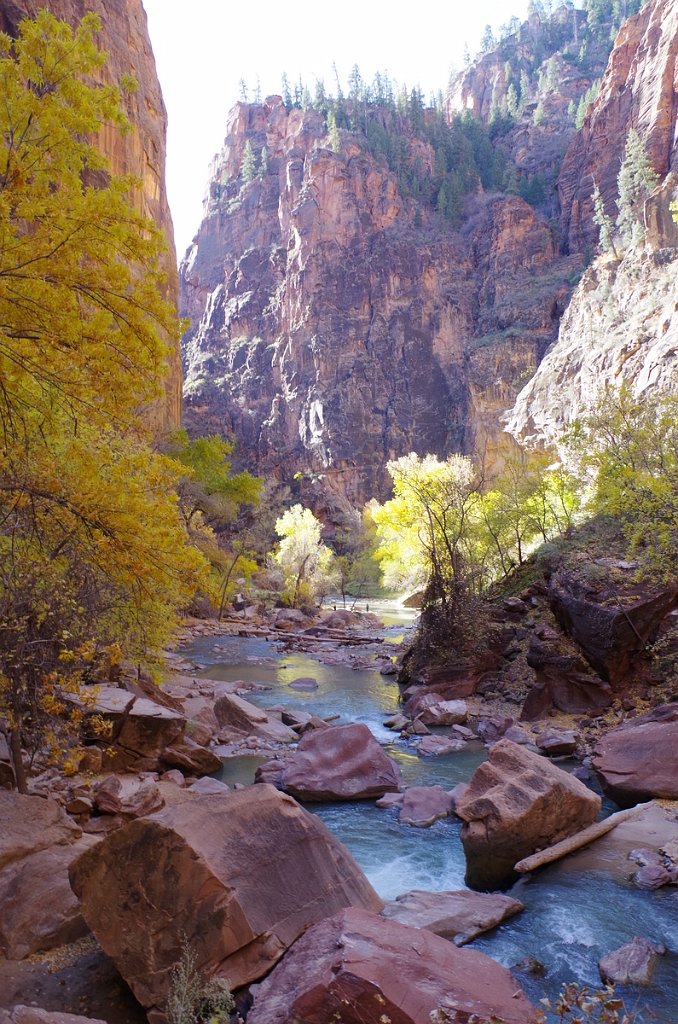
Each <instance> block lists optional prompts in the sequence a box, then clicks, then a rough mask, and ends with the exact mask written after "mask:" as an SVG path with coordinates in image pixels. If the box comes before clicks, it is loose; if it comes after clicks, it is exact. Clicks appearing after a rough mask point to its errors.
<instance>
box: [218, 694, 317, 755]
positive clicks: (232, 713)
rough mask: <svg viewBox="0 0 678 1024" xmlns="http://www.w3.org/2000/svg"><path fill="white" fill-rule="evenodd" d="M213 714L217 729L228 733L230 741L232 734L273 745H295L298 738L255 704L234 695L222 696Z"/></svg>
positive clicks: (292, 731) (288, 728)
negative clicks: (257, 739) (267, 741)
mask: <svg viewBox="0 0 678 1024" xmlns="http://www.w3.org/2000/svg"><path fill="white" fill-rule="evenodd" d="M214 713H215V715H216V717H217V721H218V722H219V727H220V728H221V730H222V733H221V736H222V737H223V735H224V731H226V732H227V733H228V738H229V739H232V737H233V734H236V735H240V736H258V737H259V738H261V739H265V740H270V741H272V742H275V743H296V741H297V739H298V737H297V734H296V733H295V732H294V730H293V729H291V728H290V727H289V726H287V725H283V723H282V722H281V721H279V720H278V719H276V718H274V717H273V716H271V715H268V714H267V713H266V712H265V711H263V710H262V709H261V708H258V707H257V706H256V705H255V704H250V702H249V701H247V700H244V699H243V698H242V697H238V696H236V695H235V694H223V695H222V696H221V697H219V699H218V701H217V702H216V704H215V705H214Z"/></svg>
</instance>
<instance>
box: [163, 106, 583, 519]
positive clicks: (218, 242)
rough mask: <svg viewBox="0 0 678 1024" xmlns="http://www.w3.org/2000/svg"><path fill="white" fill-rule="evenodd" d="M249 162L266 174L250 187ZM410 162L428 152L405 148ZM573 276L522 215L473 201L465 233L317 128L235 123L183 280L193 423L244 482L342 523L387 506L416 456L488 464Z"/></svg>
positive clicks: (378, 166)
mask: <svg viewBox="0 0 678 1024" xmlns="http://www.w3.org/2000/svg"><path fill="white" fill-rule="evenodd" d="M248 143H249V147H251V149H252V152H253V153H254V154H255V158H256V160H257V162H258V166H259V167H260V168H261V153H262V150H263V149H264V147H265V149H266V157H265V160H264V163H265V167H264V168H261V170H260V173H258V174H256V175H255V176H254V178H253V179H252V180H250V181H246V180H245V178H244V176H243V175H242V173H241V172H242V168H243V161H244V159H245V147H246V145H247V144H248ZM407 144H408V146H409V150H408V159H410V160H412V161H414V160H417V161H419V166H421V165H422V164H423V165H424V166H428V167H430V168H432V166H433V158H434V154H433V150H432V148H431V146H430V145H428V144H427V143H426V142H425V141H422V140H421V139H415V138H413V137H409V138H408V140H407ZM577 262H578V260H577V258H575V259H574V260H572V259H571V258H563V257H560V256H559V255H558V253H557V252H556V248H555V245H554V242H553V238H552V235H551V231H550V230H549V227H548V225H547V223H546V221H545V220H544V218H543V217H541V216H540V215H539V214H538V213H536V212H535V210H534V209H533V208H532V207H530V206H529V205H528V204H527V203H525V202H524V201H523V200H522V199H520V198H519V197H517V196H515V195H499V194H488V193H484V192H483V191H482V188H479V189H478V191H477V192H476V194H474V195H472V196H470V197H468V198H467V201H466V209H465V219H464V222H463V225H462V229H461V230H459V231H455V230H453V228H452V227H451V225H450V224H449V223H448V222H446V221H444V220H443V219H442V218H441V217H438V216H437V215H436V214H435V213H434V212H433V211H432V209H431V208H430V206H429V207H426V206H424V205H423V204H418V203H417V202H416V201H415V200H413V199H412V198H405V197H403V195H402V194H401V191H400V190H399V187H398V182H397V179H396V177H395V176H394V174H392V173H391V172H390V171H389V170H388V167H387V166H386V164H385V162H384V161H383V160H380V159H378V158H376V157H375V156H373V155H371V154H370V152H369V151H368V150H367V147H366V146H364V145H362V144H361V139H360V137H359V136H358V135H356V134H355V133H353V134H349V133H348V132H342V137H341V145H340V148H339V151H338V152H334V151H332V149H331V148H330V140H329V138H328V133H327V127H326V125H325V121H324V118H323V117H322V115H321V114H320V113H319V112H318V111H316V110H312V109H310V110H306V111H303V110H299V109H295V108H292V109H291V110H289V111H288V110H287V109H286V108H285V106H284V105H283V103H282V101H281V99H280V98H279V97H269V98H268V99H267V101H266V102H265V103H264V104H261V105H248V104H243V103H240V104H238V105H237V106H236V107H235V108H234V110H233V111H232V112H231V115H230V117H229V122H228V126H227V135H226V140H225V144H224V148H223V150H222V151H221V153H220V154H219V155H218V156H217V158H216V159H215V162H214V166H213V168H212V171H211V176H210V182H209V188H208V195H207V198H206V201H205V214H204V219H203V222H202V224H201V226H200V229H199V231H198V234H197V236H196V238H195V241H194V244H193V246H192V247H191V248H190V249H189V251H188V253H187V255H186V257H185V259H184V262H183V264H182V268H181V294H182V300H181V311H182V314H183V315H184V316H188V317H190V319H191V328H190V330H189V332H188V333H187V335H186V338H185V348H184V356H185V374H186V390H185V408H186V420H187V423H188V425H189V427H190V428H191V429H192V430H194V431H195V432H198V433H206V432H211V431H221V432H224V433H231V432H233V433H234V434H235V436H236V437H237V438H238V442H239V446H240V451H241V452H242V453H243V454H244V456H245V457H246V460H247V464H248V465H249V466H250V467H251V468H253V469H255V470H257V471H259V472H264V473H267V474H270V473H274V474H278V475H279V476H281V477H282V478H283V479H286V480H287V481H290V480H291V479H292V476H293V474H295V473H296V472H299V473H301V474H302V477H303V479H302V481H301V483H300V484H298V485H299V487H300V490H301V495H302V496H307V497H309V498H310V497H311V496H312V495H313V494H316V495H317V494H318V493H322V494H325V495H327V494H328V493H329V494H330V495H332V496H333V499H334V501H335V503H339V504H341V503H343V502H345V501H346V500H348V501H349V502H351V503H353V504H355V503H360V502H362V501H364V500H365V499H367V498H369V497H371V496H373V495H376V496H380V497H384V495H385V493H386V490H387V487H388V479H387V476H386V472H385V463H386V461H387V460H388V459H390V458H393V457H397V456H399V455H402V454H404V453H406V452H408V451H410V450H416V451H418V452H420V453H424V452H435V453H437V454H439V455H445V454H447V453H448V452H450V451H453V450H461V451H467V452H468V451H471V450H472V449H473V448H480V449H481V450H484V449H487V450H488V451H489V457H490V459H496V458H497V457H498V456H499V453H498V452H497V450H496V449H497V445H498V440H497V439H498V438H499V436H500V433H501V432H500V429H499V425H498V413H499V412H500V411H501V410H503V409H505V408H507V407H508V406H510V405H511V404H512V400H513V397H514V396H515V394H516V392H517V390H518V386H519V384H518V382H519V381H520V380H521V379H524V378H525V376H530V375H531V374H532V373H533V372H534V369H535V368H536V366H537V365H538V363H539V361H540V359H541V357H542V355H543V353H544V351H545V349H546V347H547V346H548V345H549V343H550V342H551V341H552V340H553V338H554V336H555V332H556V329H557V323H558V319H559V316H560V314H561V313H562V310H563V308H564V306H565V304H566V300H567V296H568V293H569V286H568V283H567V278H568V275H571V273H572V271H573V269H574V268H575V267H576V265H577Z"/></svg>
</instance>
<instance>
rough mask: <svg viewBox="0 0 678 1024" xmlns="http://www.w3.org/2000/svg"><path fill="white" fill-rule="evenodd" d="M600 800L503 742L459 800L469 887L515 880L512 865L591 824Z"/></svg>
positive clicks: (539, 760)
mask: <svg viewBox="0 0 678 1024" xmlns="http://www.w3.org/2000/svg"><path fill="white" fill-rule="evenodd" d="M599 810H600V797H599V796H597V795H596V794H595V793H593V792H591V790H590V789H587V788H586V786H584V784H583V783H582V782H579V780H578V779H575V778H573V777H572V776H571V775H568V773H567V772H564V771H563V770H562V769H561V768H558V767H557V766H556V765H554V764H551V763H550V762H549V761H547V760H546V758H544V757H542V756H541V755H539V754H534V753H532V752H531V751H529V750H526V749H525V748H524V747H522V746H518V744H516V743H512V742H511V740H499V742H498V743H495V744H494V745H493V746H492V747H491V748H490V752H489V756H488V760H487V761H485V762H484V764H481V765H480V767H479V768H477V769H476V771H475V772H474V773H473V776H472V777H471V780H470V782H469V784H468V788H467V789H466V790H465V791H464V792H463V793H462V794H461V795H460V796H459V797H458V798H457V799H456V801H455V811H456V813H457V814H458V815H459V817H460V818H463V820H464V825H463V827H462V833H461V839H462V843H463V846H464V853H465V854H466V883H467V885H469V886H470V887H471V888H473V889H483V890H491V889H498V888H502V887H503V886H506V885H507V884H510V882H511V881H513V880H515V877H516V875H515V873H514V871H513V866H514V865H515V864H516V863H517V862H518V861H519V860H521V859H522V858H523V857H526V856H527V855H528V854H530V853H534V852H535V850H538V849H542V848H543V847H545V846H551V845H552V844H553V843H557V842H559V841H560V840H561V839H565V838H566V836H569V835H572V834H573V833H574V832H577V831H579V829H582V828H585V827H586V826H587V825H590V824H591V823H592V822H593V821H594V820H595V818H596V815H597V814H598V811H599Z"/></svg>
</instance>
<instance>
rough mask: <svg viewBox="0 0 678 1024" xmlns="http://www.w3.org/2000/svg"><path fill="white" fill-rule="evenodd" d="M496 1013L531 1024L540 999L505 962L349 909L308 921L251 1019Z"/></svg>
mask: <svg viewBox="0 0 678 1024" xmlns="http://www.w3.org/2000/svg"><path fill="white" fill-rule="evenodd" d="M439 1008H440V1009H444V1010H446V1011H447V1013H448V1015H449V1016H448V1019H449V1020H450V1021H460V1022H461V1021H468V1020H469V1018H470V1016H471V1014H475V1015H476V1016H477V1019H478V1020H483V1021H484V1020H489V1019H490V1018H491V1017H492V1018H494V1017H495V1016H496V1017H498V1018H499V1019H500V1020H502V1021H504V1022H505V1024H525V1022H526V1021H528V1020H531V1019H532V1015H533V1013H534V1007H533V1006H532V1005H531V1004H530V1003H529V1002H528V1000H527V998H526V996H525V995H524V994H523V993H522V991H521V990H520V986H519V985H518V983H517V982H516V981H514V979H513V978H512V977H511V975H510V973H509V971H507V970H506V968H505V967H501V966H500V965H499V964H498V963H496V962H495V961H494V960H491V959H490V958H489V957H488V956H485V955H484V954H483V953H476V952H473V951H471V950H466V949H464V950H462V949H457V947H456V946H453V945H452V943H450V942H448V941H447V940H446V939H441V938H440V937H439V936H438V935H434V934H433V933H432V932H428V931H423V930H421V929H418V928H410V927H408V926H407V925H403V924H397V923H396V922H395V921H387V920H385V919H384V918H383V917H379V916H378V915H376V914H373V913H369V912H367V911H364V910H358V909H349V910H344V911H342V912H340V913H338V914H336V915H335V916H334V917H332V918H330V919H329V920H325V921H322V922H321V923H320V924H317V925H315V926H314V927H313V928H310V929H309V930H308V931H307V932H306V933H305V934H304V935H303V936H302V937H301V938H300V939H299V941H298V942H296V943H295V944H294V946H293V947H292V949H291V950H290V952H289V953H288V954H287V956H286V957H285V959H284V960H283V961H282V963H280V964H279V965H278V966H277V967H276V968H275V969H274V970H273V972H272V973H271V974H270V975H269V977H268V978H266V980H265V981H264V982H262V984H261V985H258V986H257V987H256V989H255V994H254V1005H253V1006H252V1009H251V1010H250V1012H249V1014H248V1017H247V1024H293V1022H294V1024H296V1022H298V1021H308V1022H310V1021H318V1022H321V1021H322V1022H325V1021H332V1020H341V1021H342V1022H343V1024H365V1022H366V1021H369V1022H371V1024H372V1022H374V1024H377V1022H378V1021H380V1020H381V1021H384V1020H389V1021H391V1024H429V1015H430V1014H431V1012H432V1011H433V1010H436V1009H439Z"/></svg>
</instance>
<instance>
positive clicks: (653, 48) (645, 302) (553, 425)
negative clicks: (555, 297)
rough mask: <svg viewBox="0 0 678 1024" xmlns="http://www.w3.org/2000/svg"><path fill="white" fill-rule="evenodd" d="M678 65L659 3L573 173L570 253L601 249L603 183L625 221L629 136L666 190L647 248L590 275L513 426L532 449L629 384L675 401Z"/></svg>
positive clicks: (674, 5) (585, 135)
mask: <svg viewBox="0 0 678 1024" xmlns="http://www.w3.org/2000/svg"><path fill="white" fill-rule="evenodd" d="M677 61H678V0H650V2H649V3H648V4H647V5H646V6H645V7H644V8H643V9H642V10H641V12H640V13H639V14H638V15H636V16H635V17H634V18H631V19H629V21H627V22H626V23H625V25H624V26H623V27H622V30H621V32H620V33H619V36H618V38H617V41H616V45H615V48H614V50H613V52H612V55H611V57H610V62H609V65H608V68H607V71H606V73H605V77H604V79H603V84H602V87H601V91H600V94H599V96H598V99H597V101H596V103H595V105H594V106H593V108H592V109H591V111H590V113H589V116H588V117H587V120H586V122H585V123H584V126H583V128H582V131H581V133H580V134H579V135H578V136H577V138H576V139H575V140H574V141H573V142H572V143H571V144H570V147H569V149H568V151H567V154H566V156H565V159H564V161H563V166H562V170H561V174H560V179H559V190H560V194H561V198H562V201H563V224H564V233H565V234H566V235H567V237H568V238H569V244H570V246H572V247H583V246H588V247H589V248H593V247H594V246H596V245H597V242H598V228H597V227H596V225H595V224H594V223H593V222H592V219H591V217H592V209H591V206H592V204H591V194H590V193H591V190H592V183H593V182H594V181H595V182H596V183H597V184H598V185H599V187H600V189H601V194H602V195H603V199H604V202H605V206H606V209H607V211H608V212H609V213H610V215H612V216H616V197H617V174H618V172H619V166H620V163H621V159H622V155H623V150H624V144H625V140H626V135H627V132H628V129H629V128H631V127H634V128H635V129H636V130H637V131H638V133H639V135H640V136H641V138H642V139H643V141H644V143H645V146H646V150H647V153H648V156H649V157H650V159H651V161H652V163H653V165H654V168H655V170H656V171H657V172H658V174H659V176H660V185H659V187H658V189H657V190H656V191H655V192H654V193H653V195H652V196H650V198H649V199H648V200H647V202H646V204H645V224H646V232H645V244H644V245H643V246H642V247H638V248H637V249H635V250H633V249H632V250H629V251H627V252H626V253H623V259H621V260H619V259H613V258H612V257H611V256H608V257H601V258H599V259H598V260H597V261H596V262H595V263H594V264H593V266H591V267H590V268H589V270H588V271H587V272H586V274H585V276H584V278H583V279H582V281H581V283H580V285H579V287H578V288H577V290H576V292H575V293H574V295H573V297H572V301H571V303H570V305H569V307H568V310H567V313H566V315H565V317H564V318H563V321H562V323H561V326H560V333H559V337H558V341H557V343H556V344H555V345H554V347H553V348H552V350H551V351H550V352H549V353H548V355H547V356H546V358H545V359H544V361H543V362H542V363H541V365H540V367H539V369H538V371H537V373H536V375H535V376H534V378H533V379H532V380H531V381H530V382H529V383H528V384H527V385H526V387H525V388H524V389H523V391H522V392H521V394H520V395H519V397H518V399H517V401H516V404H515V406H514V408H513V410H512V412H511V413H510V416H509V418H508V424H507V425H508V430H509V431H510V432H511V433H512V434H513V435H514V436H515V437H516V438H518V439H519V440H521V441H523V442H527V443H528V444H538V445H541V444H551V443H553V442H554V441H555V440H556V439H557V438H558V437H560V436H561V435H562V433H563V432H564V430H565V429H566V428H567V426H568V424H569V423H571V422H572V420H573V419H574V418H576V417H577V416H578V415H580V414H581V413H582V411H583V410H584V409H585V408H586V407H587V406H590V405H591V403H595V401H596V400H597V397H598V395H599V393H600V391H601V389H602V388H603V387H604V386H605V385H615V386H616V385H618V384H619V383H620V382H622V381H625V382H628V383H630V384H631V387H632V389H633V391H634V392H635V393H636V394H643V393H645V394H647V395H648V396H650V395H654V394H656V393H657V392H661V391H669V390H672V391H675V388H676V379H677V378H678V314H677V311H676V310H677V307H676V273H677V271H678V227H677V226H676V224H675V223H674V221H673V219H672V217H671V213H670V209H669V203H670V200H671V198H672V197H673V195H675V193H676V188H677V186H678V177H677V176H676V171H677V169H678V143H677V142H676V137H677V134H676V133H677V129H678V126H677V124H676V121H677V113H678V75H677V74H676V67H677V66H678V65H677Z"/></svg>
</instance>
